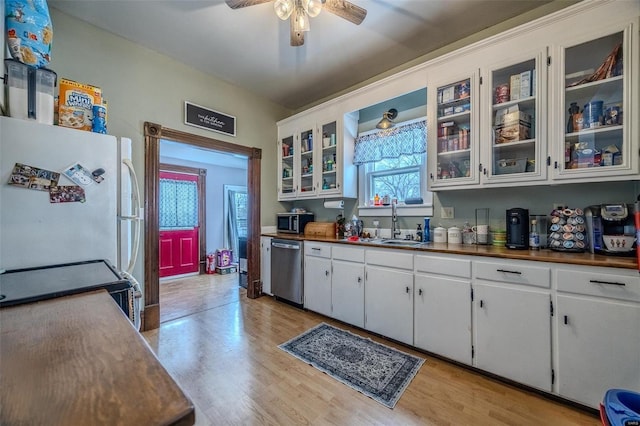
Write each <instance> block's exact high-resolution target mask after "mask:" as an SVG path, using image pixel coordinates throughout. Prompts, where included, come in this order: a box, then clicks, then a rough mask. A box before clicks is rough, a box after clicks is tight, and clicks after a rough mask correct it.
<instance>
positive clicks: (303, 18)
mask: <svg viewBox="0 0 640 426" xmlns="http://www.w3.org/2000/svg"><path fill="white" fill-rule="evenodd" d="M292 19H293V28H294V30H295V31H309V29H310V28H309V18H308V16H307V12H305V11H304V9H302V8H300V7H296V8H295V10H294V11H293V18H292Z"/></svg>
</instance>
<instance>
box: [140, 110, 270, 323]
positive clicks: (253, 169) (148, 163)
mask: <svg viewBox="0 0 640 426" xmlns="http://www.w3.org/2000/svg"><path fill="white" fill-rule="evenodd" d="M144 136H145V185H144V186H145V246H144V247H145V253H146V256H145V294H144V296H145V297H144V299H145V307H144V313H143V318H142V319H143V324H142V329H143V330H151V329H154V328H158V327H159V325H160V304H159V301H160V300H159V263H158V256H157V253H158V251H159V230H160V226H159V211H158V209H159V179H160V141H161V140H167V141H174V142H179V143H183V144H187V145H192V146H195V147H200V148H205V149H210V150H214V151H220V152H225V153H232V154H238V155H241V156H244V157H245V158H247V206H248V207H247V297H249V298H257V297H259V296H260V293H259V288H260V286H259V283H260V161H261V157H262V150H261V149H259V148H252V147H246V146H241V145H236V144H232V143H229V142H223V141H219V140H216V139H212V138H207V137H204V136H198V135H194V134H190V133H186V132H182V131H178V130H173V129H169V128H166V127H162V126H161V125H159V124H155V123H150V122H145V126H144ZM152 253H153V254H152ZM204 256H205V253H201V254H200V262H201V264H204V262H205V259H204Z"/></svg>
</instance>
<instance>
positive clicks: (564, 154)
mask: <svg viewBox="0 0 640 426" xmlns="http://www.w3.org/2000/svg"><path fill="white" fill-rule="evenodd" d="M637 36H638V30H637V27H634V26H633V25H631V24H630V25H628V26H627V27H626V28H617V29H616V28H610V29H607V30H606V32H600V33H598V34H597V36H594V35H593V33H591V35H590V36H589V38H588V39H585V38H581V39H573V40H568V41H565V42H564V43H561V44H558V45H557V46H555V48H554V58H552V60H553V61H555V64H554V63H553V62H552V66H553V67H554V70H553V71H554V72H553V74H552V75H553V76H554V86H553V92H554V95H555V99H554V102H553V106H554V107H556V108H554V109H552V111H553V114H554V119H555V122H554V133H553V134H552V137H551V138H550V141H558V142H557V144H556V146H555V149H554V153H555V155H554V159H553V160H554V161H553V165H554V178H555V179H579V180H581V181H583V182H584V181H585V180H592V181H593V180H599V179H601V178H605V177H606V178H607V179H608V180H616V179H624V178H625V176H629V175H637V174H638V126H637V121H636V120H634V117H633V114H636V113H635V112H633V111H637V108H638V96H637V94H638V87H637V84H638V57H637V52H638V42H637Z"/></svg>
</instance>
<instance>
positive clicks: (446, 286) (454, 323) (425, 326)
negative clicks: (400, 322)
mask: <svg viewBox="0 0 640 426" xmlns="http://www.w3.org/2000/svg"><path fill="white" fill-rule="evenodd" d="M415 269H416V274H415V277H414V304H413V309H414V312H413V318H414V319H413V342H414V346H416V347H418V348H420V349H424V350H427V351H429V352H433V353H436V354H438V355H442V356H445V357H447V358H450V359H452V360H455V361H458V362H462V363H464V364H469V365H471V362H472V359H471V261H470V260H468V259H452V258H450V257H449V258H447V257H441V256H421V255H416V256H415Z"/></svg>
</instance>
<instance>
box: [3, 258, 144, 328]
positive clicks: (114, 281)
mask: <svg viewBox="0 0 640 426" xmlns="http://www.w3.org/2000/svg"><path fill="white" fill-rule="evenodd" d="M99 289H105V290H107V291H108V292H109V294H110V295H111V297H113V299H114V300H115V301H116V303H117V304H118V306H120V308H121V309H122V311H123V312H124V313H125V315H126V316H128V317H129V319H130V320H131V321H133V315H134V312H133V287H132V285H131V282H130V281H129V280H127V279H125V278H123V277H122V276H121V274H120V273H118V271H117V270H116V269H115V268H114V267H113V265H111V264H110V263H109V262H108V261H107V260H89V261H84V262H74V263H65V264H59V265H50V266H39V267H34V268H23V269H13V270H9V271H6V272H4V273H3V274H0V308H2V307H5V306H13V305H20V304H23V303H31V302H38V301H41V300H47V299H52V298H55V297H62V296H68V295H71V294H77V293H82V292H86V291H92V290H99Z"/></svg>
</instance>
